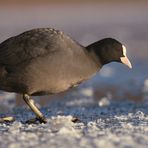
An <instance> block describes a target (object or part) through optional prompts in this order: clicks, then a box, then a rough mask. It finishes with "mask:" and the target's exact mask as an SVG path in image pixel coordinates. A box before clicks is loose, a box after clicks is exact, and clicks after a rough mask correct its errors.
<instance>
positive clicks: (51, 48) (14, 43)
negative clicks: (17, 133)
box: [0, 28, 131, 123]
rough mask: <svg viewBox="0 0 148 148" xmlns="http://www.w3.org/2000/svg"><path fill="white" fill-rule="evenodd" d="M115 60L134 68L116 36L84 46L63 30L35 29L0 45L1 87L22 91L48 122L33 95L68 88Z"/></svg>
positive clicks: (40, 115)
mask: <svg viewBox="0 0 148 148" xmlns="http://www.w3.org/2000/svg"><path fill="white" fill-rule="evenodd" d="M114 61H115V62H120V63H124V64H126V65H127V66H129V67H130V68H131V63H130V61H129V60H128V58H127V56H126V48H125V46H123V45H122V44H121V43H120V42H118V41H117V40H115V39H112V38H106V39H102V40H100V41H97V42H95V43H93V44H91V45H89V46H87V47H84V46H82V45H80V44H79V43H77V42H76V41H74V40H72V39H71V38H70V37H69V36H67V35H65V34H64V33H63V32H61V31H58V30H55V29H51V28H40V29H33V30H30V31H27V32H24V33H22V34H20V35H18V36H14V37H11V38H9V39H7V40H6V41H4V42H2V43H1V44H0V90H4V91H8V92H16V93H19V94H23V99H24V100H25V102H26V103H27V104H28V105H29V107H30V108H31V109H32V111H33V112H34V113H35V114H36V119H37V120H38V121H40V122H43V123H46V118H45V117H44V116H43V115H42V113H41V112H40V111H39V110H38V108H37V107H36V106H35V105H34V103H33V101H32V100H31V99H30V96H33V95H45V94H55V93H59V92H62V91H65V90H67V89H69V88H71V87H73V86H75V85H77V84H79V83H81V82H83V81H85V80H87V79H89V78H90V77H91V76H93V75H94V74H95V73H96V72H98V71H99V70H100V68H101V67H102V66H103V65H104V64H107V63H110V62H114ZM11 119H12V118H11ZM7 120H9V118H1V119H0V121H7Z"/></svg>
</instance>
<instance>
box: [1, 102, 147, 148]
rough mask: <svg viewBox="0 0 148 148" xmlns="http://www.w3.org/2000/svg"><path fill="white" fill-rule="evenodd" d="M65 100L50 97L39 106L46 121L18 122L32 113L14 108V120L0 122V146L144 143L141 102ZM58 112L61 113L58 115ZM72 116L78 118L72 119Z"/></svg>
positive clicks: (143, 106)
mask: <svg viewBox="0 0 148 148" xmlns="http://www.w3.org/2000/svg"><path fill="white" fill-rule="evenodd" d="M86 100H87V99H86ZM70 101H72V100H70ZM66 102H68V100H67V99H65V100H62V101H57V100H56V101H55V100H53V101H51V103H50V104H49V106H48V107H44V108H42V112H43V113H44V114H45V115H46V117H47V118H48V123H47V124H24V123H23V122H21V121H22V120H26V119H27V118H30V117H33V114H32V113H31V112H29V110H26V109H25V108H15V114H16V118H17V120H16V121H15V122H13V123H10V124H0V137H1V138H0V145H1V148H6V147H9V148H20V147H25V148H30V147H37V148H38V147H40V148H44V147H45V148H46V147H49V146H50V148H55V147H57V148H59V147H61V148H62V147H63V148H69V147H71V148H75V147H80V148H83V147H87V148H92V147H94V148H95V147H98V148H99V147H100V148H103V147H110V148H114V147H118V148H125V147H126V148H127V147H128V148H132V147H133V148H138V147H143V148H146V147H147V146H148V109H147V104H145V103H144V102H143V103H138V104H136V103H134V102H130V101H111V102H110V105H108V106H105V107H100V106H99V105H98V104H96V103H95V102H93V103H92V102H91V103H90V102H89V101H88V103H87V105H86V104H85V105H84V106H83V107H82V106H79V105H78V106H77V104H76V105H74V104H73V105H70V106H69V105H66ZM49 109H50V110H49ZM16 111H17V112H16ZM26 111H27V112H26ZM61 112H62V114H63V115H58V113H60V114H61ZM74 117H76V118H78V119H79V121H78V122H73V121H72V120H73V118H74Z"/></svg>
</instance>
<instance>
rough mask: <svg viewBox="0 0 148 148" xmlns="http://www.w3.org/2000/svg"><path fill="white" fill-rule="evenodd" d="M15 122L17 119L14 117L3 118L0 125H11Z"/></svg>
mask: <svg viewBox="0 0 148 148" xmlns="http://www.w3.org/2000/svg"><path fill="white" fill-rule="evenodd" d="M13 121H15V118H14V117H11V116H9V117H2V118H0V123H10V122H13Z"/></svg>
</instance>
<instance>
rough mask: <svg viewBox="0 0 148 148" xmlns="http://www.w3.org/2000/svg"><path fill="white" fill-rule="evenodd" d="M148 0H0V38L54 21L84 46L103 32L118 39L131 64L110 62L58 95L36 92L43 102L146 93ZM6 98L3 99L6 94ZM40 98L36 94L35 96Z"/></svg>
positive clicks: (137, 97) (13, 100) (102, 101)
mask: <svg viewBox="0 0 148 148" xmlns="http://www.w3.org/2000/svg"><path fill="white" fill-rule="evenodd" d="M147 17H148V1H146V0H141V1H135V0H130V1H128V0H124V1H120V0H28V1H27V0H11V1H10V0H9V1H7V0H0V42H2V41H4V40H5V39H7V38H9V37H11V36H15V35H17V34H20V33H22V32H24V31H26V30H30V29H32V28H40V27H52V28H56V29H59V30H61V31H64V32H65V33H66V34H68V35H70V36H71V37H72V38H73V39H74V40H76V41H78V42H80V43H81V44H82V45H84V46H86V45H88V44H90V43H92V42H95V41H97V40H100V39H102V38H106V37H112V38H115V39H117V40H119V41H121V42H122V43H123V44H124V45H125V46H126V47H127V50H128V55H129V58H130V60H131V62H132V65H133V69H132V70H130V69H128V68H127V67H126V66H123V65H121V64H117V63H111V64H108V65H106V66H104V67H103V69H102V70H101V71H100V72H99V73H98V74H97V75H96V76H95V77H93V78H92V79H91V80H88V81H87V82H85V83H83V84H81V85H80V86H79V87H77V88H74V89H72V90H69V91H68V92H65V93H62V94H58V95H56V96H43V97H42V98H41V99H38V98H36V100H37V101H38V103H39V104H41V105H45V104H47V102H48V101H50V100H53V99H57V100H58V99H64V98H68V99H69V101H70V99H72V98H73V100H71V101H70V102H69V104H70V105H71V104H73V102H74V101H75V103H77V104H79V105H80V104H82V103H83V104H84V103H85V102H92V101H93V102H96V103H98V105H99V106H104V105H108V104H109V103H110V100H112V99H113V100H115V99H117V100H120V99H125V100H126V99H129V100H134V101H135V102H142V100H145V99H147V98H148V46H147V45H148V19H147ZM6 98H7V99H6ZM39 98H40V97H39ZM22 103H23V101H22V99H21V97H20V96H19V95H16V94H13V93H4V92H1V93H0V104H1V105H0V106H1V110H4V108H5V106H9V107H11V106H12V107H14V106H19V105H20V104H22Z"/></svg>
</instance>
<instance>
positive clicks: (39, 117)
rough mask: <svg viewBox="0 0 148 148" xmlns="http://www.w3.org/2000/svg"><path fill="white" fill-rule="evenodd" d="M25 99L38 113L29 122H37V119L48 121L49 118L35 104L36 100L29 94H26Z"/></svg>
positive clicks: (43, 121) (42, 121) (41, 121)
mask: <svg viewBox="0 0 148 148" xmlns="http://www.w3.org/2000/svg"><path fill="white" fill-rule="evenodd" d="M23 99H24V101H25V102H26V104H27V105H28V106H29V107H30V109H31V110H32V111H33V112H34V113H35V115H36V118H34V119H30V120H28V121H27V123H35V122H36V121H39V122H40V123H47V119H46V118H45V117H44V116H43V114H42V113H41V112H40V110H39V109H38V108H37V106H36V105H35V104H34V101H33V100H32V99H31V98H30V96H29V95H28V94H24V95H23Z"/></svg>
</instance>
